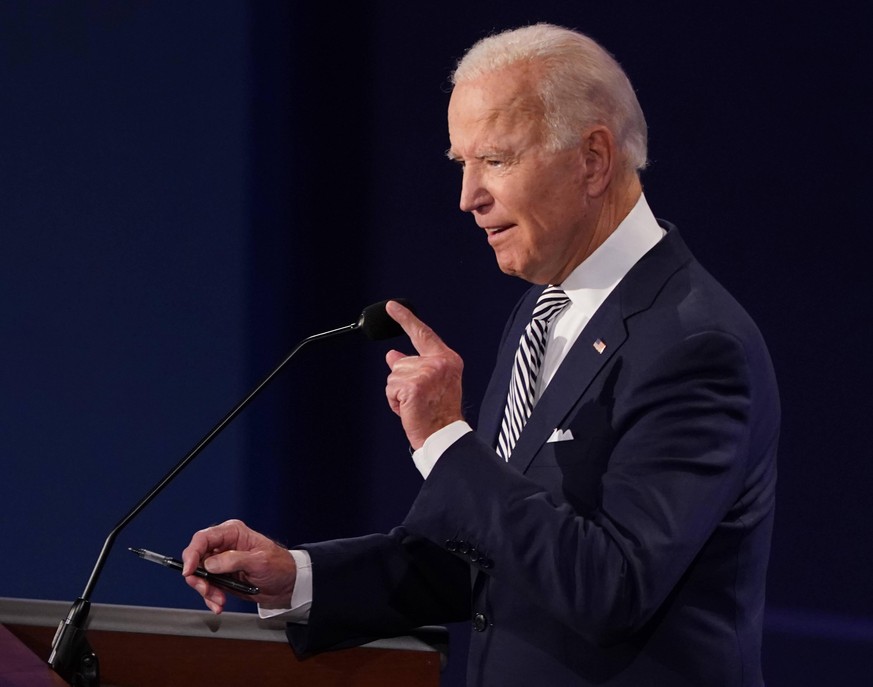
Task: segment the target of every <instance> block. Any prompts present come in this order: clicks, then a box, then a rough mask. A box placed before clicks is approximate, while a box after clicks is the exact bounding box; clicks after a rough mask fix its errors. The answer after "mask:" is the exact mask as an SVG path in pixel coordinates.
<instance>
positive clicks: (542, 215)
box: [449, 67, 595, 284]
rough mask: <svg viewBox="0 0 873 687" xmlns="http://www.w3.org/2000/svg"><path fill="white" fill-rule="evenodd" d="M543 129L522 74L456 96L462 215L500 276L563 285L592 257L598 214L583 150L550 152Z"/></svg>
mask: <svg viewBox="0 0 873 687" xmlns="http://www.w3.org/2000/svg"><path fill="white" fill-rule="evenodd" d="M543 130H544V127H543V109H542V105H541V103H540V101H539V99H538V98H537V97H536V96H535V95H534V94H533V87H532V86H531V83H530V80H529V78H528V77H527V76H526V74H525V72H524V71H523V70H522V69H520V68H518V67H516V68H510V69H506V70H502V71H500V72H497V73H494V74H489V75H486V76H484V77H481V78H479V79H476V80H474V81H470V82H467V83H462V84H459V85H457V86H456V87H455V89H454V91H453V93H452V97H451V101H450V103H449V138H450V140H451V149H450V150H449V157H451V158H452V159H454V160H456V161H457V162H459V163H460V164H461V166H462V168H463V175H464V177H463V183H462V188H461V203H460V206H461V210H463V211H465V212H471V213H473V216H474V218H475V219H476V224H478V225H479V227H481V228H482V229H484V230H485V232H486V234H487V237H488V243H489V244H490V245H491V247H492V248H493V249H494V253H495V255H496V257H497V263H498V265H500V269H501V270H502V271H504V272H506V273H507V274H512V275H515V276H518V277H521V278H522V279H525V280H527V281H529V282H532V283H535V284H560V283H561V281H563V280H564V278H565V277H566V276H567V275H568V274H569V273H570V272H571V271H572V270H573V268H574V267H576V266H577V265H578V264H579V263H580V262H582V260H584V259H585V258H586V257H587V255H588V254H589V253H590V252H591V248H590V246H591V241H592V237H593V227H594V224H595V217H593V215H594V214H595V213H594V212H593V211H592V207H591V203H590V202H589V199H588V197H587V195H586V192H585V191H586V182H585V158H584V155H583V152H582V151H583V146H581V145H579V146H575V147H573V148H570V149H568V150H563V151H559V152H550V151H549V150H548V149H547V148H546V146H545V140H544V135H543ZM580 136H581V132H580Z"/></svg>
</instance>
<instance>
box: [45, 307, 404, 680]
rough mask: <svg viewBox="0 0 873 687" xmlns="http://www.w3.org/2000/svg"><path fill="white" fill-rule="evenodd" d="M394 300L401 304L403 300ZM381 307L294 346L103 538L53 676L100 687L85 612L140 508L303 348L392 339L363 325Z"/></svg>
mask: <svg viewBox="0 0 873 687" xmlns="http://www.w3.org/2000/svg"><path fill="white" fill-rule="evenodd" d="M395 300H398V301H400V302H404V301H403V299H395ZM384 304H385V302H384V301H383V302H382V303H378V304H376V305H373V306H370V307H369V308H367V309H366V310H365V311H364V313H363V314H362V315H361V317H360V319H359V320H358V321H357V322H355V323H354V324H350V325H346V326H345V327H339V328H337V329H332V330H330V331H327V332H322V333H321V334H314V335H312V336H310V337H308V338H306V339H303V341H301V342H300V343H299V344H297V346H295V347H294V350H292V351H291V352H290V353H289V354H288V355H287V356H286V357H285V359H284V360H283V361H282V362H281V363H279V365H278V366H277V367H276V369H274V370H273V371H272V372H271V373H270V374H268V375H267V376H266V377H265V378H264V379H263V380H262V381H261V383H260V384H258V385H257V386H256V387H255V388H254V389H252V391H251V392H249V394H248V396H246V397H245V398H244V399H243V400H242V401H240V402H239V403H238V404H237V405H236V407H235V408H234V409H233V410H231V411H230V412H229V413H228V414H227V415H225V416H224V418H223V419H222V420H221V421H220V422H219V423H218V424H217V425H215V427H213V428H212V429H211V430H210V431H209V432H208V433H207V434H206V435H205V436H204V437H203V438H202V439H201V440H200V441H199V442H197V444H196V445H195V446H194V448H192V449H191V450H190V451H189V452H188V454H187V455H186V456H185V457H184V458H182V460H180V461H179V462H178V463H177V464H176V466H175V467H174V468H173V469H172V470H170V471H169V472H168V473H167V474H166V475H165V476H164V477H163V478H162V479H161V480H160V481H159V482H158V483H157V484H155V486H154V487H152V489H151V491H149V492H148V493H147V494H146V495H145V496H144V497H143V499H142V500H141V501H140V502H139V503H137V504H136V505H135V506H134V507H133V509H131V511H130V512H129V513H128V514H127V515H125V516H124V517H123V518H122V519H121V520H120V521H119V523H118V524H117V525H116V526H115V527H114V528H113V529H112V531H111V532H110V533H109V536H107V537H106V541H105V542H104V543H103V548H102V549H101V551H100V555H99V556H98V558H97V563H96V564H95V565H94V569H93V570H92V571H91V576H90V577H89V578H88V582H87V584H86V585H85V590H84V591H83V592H82V594H81V596H79V598H78V599H76V601H75V602H73V605H72V607H71V608H70V611H69V613H67V617H66V618H65V619H64V620H62V621H61V622H60V624H59V625H58V629H57V632H56V633H55V636H54V639H53V640H52V651H51V654H50V656H49V659H48V664H49V665H50V666H51V667H52V669H53V670H54V671H55V672H56V673H58V674H59V675H60V676H61V677H62V678H64V680H66V681H67V682H68V683H69V684H70V685H72V686H73V687H100V663H99V661H98V660H97V654H95V653H94V651H93V649H92V648H91V645H90V644H89V643H88V638H87V637H86V636H85V624H86V621H87V620H88V612H89V611H90V608H91V600H90V599H91V593H92V592H93V591H94V586H95V585H96V584H97V578H98V577H99V576H100V572H101V571H102V570H103V566H104V565H105V563H106V559H107V557H108V556H109V551H110V549H111V548H112V545H113V544H114V543H115V540H116V538H117V537H118V535H119V534H120V533H121V531H122V530H123V529H124V528H125V527H127V525H128V524H129V523H130V521H131V520H133V519H134V518H135V517H136V516H137V515H138V514H139V513H140V511H142V510H143V508H145V507H146V506H147V505H149V503H151V502H152V500H153V499H154V498H155V497H156V496H157V495H158V494H160V493H161V492H162V491H163V490H164V488H165V487H166V486H167V485H168V484H169V483H170V482H172V481H173V480H174V479H175V477H176V475H178V474H179V473H180V472H181V471H182V470H184V469H185V468H186V467H187V466H188V464H189V463H190V462H191V461H192V460H194V458H196V457H197V456H198V455H199V454H200V452H201V451H202V450H203V449H204V448H206V447H207V446H208V445H209V443H210V442H211V441H212V440H213V439H214V438H215V437H216V436H218V434H219V433H220V432H221V431H222V430H223V429H224V428H225V427H226V426H227V425H228V424H230V423H231V422H232V421H233V419H234V418H235V417H236V416H237V415H239V414H240V413H241V412H242V411H243V409H245V407H246V406H248V405H249V403H251V402H252V400H253V399H254V398H255V396H257V395H258V394H259V393H261V391H263V389H264V388H265V387H266V386H267V385H268V384H269V383H270V382H272V381H273V379H274V378H275V377H276V376H277V375H278V374H279V372H281V371H282V369H283V368H284V367H285V365H286V364H287V363H288V361H290V360H291V358H293V357H294V354H296V353H297V351H299V350H300V349H301V348H303V346H305V345H306V344H308V343H310V342H312V341H317V340H319V339H326V338H328V337H331V336H336V335H338V334H345V333H346V332H352V331H356V330H358V329H362V328H363V329H364V331H365V333H366V334H367V335H368V336H370V338H384V337H386V336H391V335H393V334H394V333H395V332H390V333H388V332H384V333H383V332H378V333H377V334H376V336H375V337H374V336H373V335H372V334H371V333H370V332H369V331H368V323H366V322H365V317H366V316H368V313H370V312H371V311H372V310H373V309H374V308H378V307H379V306H381V307H382V308H383V309H384ZM378 317H379V315H376V317H375V318H374V319H376V318H378Z"/></svg>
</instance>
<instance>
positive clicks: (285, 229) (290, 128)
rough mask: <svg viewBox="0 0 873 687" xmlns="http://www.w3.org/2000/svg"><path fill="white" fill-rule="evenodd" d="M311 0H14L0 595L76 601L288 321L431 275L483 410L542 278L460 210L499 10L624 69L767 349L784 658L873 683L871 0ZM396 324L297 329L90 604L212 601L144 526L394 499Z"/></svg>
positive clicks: (281, 526) (435, 301)
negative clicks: (389, 333) (377, 333)
mask: <svg viewBox="0 0 873 687" xmlns="http://www.w3.org/2000/svg"><path fill="white" fill-rule="evenodd" d="M313 4H314V3H305V7H298V5H304V3H279V2H251V3H243V2H208V3H207V2H190V3H178V2H169V1H160V2H125V3H117V2H108V1H105V2H97V1H94V2H64V3H62V2H27V1H25V0H20V1H10V2H4V3H2V4H0V232H2V245H0V332H2V338H0V342H2V357H0V460H2V467H3V473H2V479H0V517H2V521H0V542H2V562H3V566H2V567H3V573H2V575H0V596H16V597H34V598H45V599H57V600H69V601H71V602H72V600H73V599H74V598H75V597H76V596H78V595H79V594H80V593H81V591H82V589H83V587H84V584H85V581H86V580H87V577H88V575H89V573H90V571H91V567H92V565H93V563H94V560H95V559H96V557H97V554H98V552H99V549H100V546H101V545H102V542H103V539H104V537H105V536H106V534H108V532H109V530H110V529H111V528H112V527H113V525H114V524H115V523H116V522H117V521H118V520H119V519H120V518H121V517H122V516H123V515H124V514H125V513H126V512H127V510H128V509H129V508H130V507H131V506H132V504H133V503H134V502H136V501H137V500H138V499H139V498H140V497H141V496H142V495H144V493H145V492H146V491H147V489H148V488H149V487H151V485H152V484H154V483H155V482H156V481H157V480H158V479H159V478H160V477H162V476H163V474H164V473H165V472H166V471H167V470H168V469H169V468H170V467H172V466H173V465H174V464H175V463H176V461H177V460H178V459H179V458H181V457H182V456H183V455H184V454H185V453H186V452H187V451H188V449H189V448H191V447H192V446H193V445H194V444H195V443H196V442H197V441H198V440H199V439H200V437H201V436H202V435H203V434H204V433H205V432H206V431H207V430H208V429H210V428H211V427H212V425H213V424H215V422H217V421H218V420H219V419H220V418H221V417H222V416H223V415H224V413H225V412H226V411H227V410H229V409H230V408H231V407H232V406H233V405H234V404H235V403H236V401H237V400H238V399H239V398H241V397H242V396H243V395H244V394H245V393H246V392H247V391H248V390H249V389H250V388H251V387H252V386H254V384H255V383H256V382H257V381H258V380H259V379H260V378H261V377H263V376H264V375H265V374H266V373H267V372H268V371H269V370H270V369H272V367H273V366H274V365H275V364H276V363H277V362H278V361H279V360H280V359H281V358H282V357H283V356H284V355H285V354H286V353H287V352H288V351H289V350H290V349H291V347H292V346H293V345H294V344H295V343H296V342H297V341H299V340H300V339H302V338H303V337H305V336H307V335H309V334H312V333H315V332H319V331H323V330H326V329H331V328H334V327H337V326H341V325H345V324H348V323H350V322H352V321H354V320H355V319H356V318H357V316H358V314H359V313H360V311H361V308H362V307H363V306H365V305H367V304H369V303H370V302H373V301H377V300H381V299H383V298H386V297H391V296H405V297H408V298H410V299H411V300H413V302H415V303H416V305H417V307H418V310H419V313H420V314H421V315H422V316H423V317H424V318H425V319H426V320H427V321H428V322H429V323H430V324H432V325H433V326H434V328H435V329H436V330H437V331H438V332H440V333H441V335H442V336H443V338H444V339H445V340H446V341H447V342H448V343H449V344H450V345H452V346H453V347H455V348H456V349H457V350H458V351H459V352H460V353H461V354H462V355H463V357H464V358H465V361H466V367H467V375H466V393H467V397H468V405H469V410H470V416H471V418H472V419H474V420H475V410H476V407H477V404H478V397H479V395H480V393H481V391H482V389H483V387H484V384H485V383H486V381H487V376H488V374H489V373H490V364H491V360H492V356H493V352H494V348H495V345H496V341H497V337H498V336H499V333H500V330H501V327H502V323H503V320H504V318H505V316H506V314H507V312H508V310H509V308H510V307H511V305H512V303H513V302H514V301H515V298H516V297H517V295H518V294H519V293H520V292H521V290H522V289H523V286H524V285H523V284H522V283H521V282H518V281H515V280H513V279H511V278H509V277H506V276H503V275H501V274H500V273H499V271H498V270H497V268H496V267H495V265H494V260H493V256H492V254H491V251H490V249H489V248H488V246H487V245H486V244H485V242H484V240H483V237H482V235H481V234H480V233H479V232H478V231H476V230H475V227H474V225H473V223H472V221H471V219H470V218H469V217H465V216H463V215H462V214H461V213H460V212H459V211H458V209H457V197H458V190H459V178H458V176H457V171H456V170H455V169H454V167H453V165H451V164H450V163H448V162H447V161H446V160H445V158H444V156H443V152H444V150H445V149H446V147H447V145H448V142H447V136H446V126H445V106H446V104H447V98H448V96H447V87H446V83H447V82H446V77H447V74H448V73H449V72H450V70H451V68H452V66H453V64H454V61H455V60H456V59H457V58H458V57H459V56H460V55H461V54H462V52H463V50H464V49H465V48H466V47H468V46H469V45H470V44H471V43H472V42H473V41H475V40H476V39H477V38H479V37H481V36H482V35H484V34H485V33H487V32H489V31H491V30H492V29H500V28H507V27H511V26H515V25H518V24H521V23H528V22H531V21H538V20H548V21H553V22H557V23H562V24H565V25H568V26H572V27H576V28H579V29H581V30H583V31H585V32H587V33H589V34H591V35H592V36H593V37H595V38H597V39H598V40H600V41H601V42H602V43H604V44H605V45H606V46H607V47H608V48H609V49H610V50H611V51H612V52H614V54H615V55H616V56H617V57H618V59H619V60H620V61H621V62H622V64H623V65H624V67H625V68H626V70H627V72H628V73H629V75H630V77H631V80H632V81H633V83H634V85H635V87H636V89H637V90H638V92H639V96H640V100H641V102H642V105H643V109H644V110H645V112H646V114H647V117H648V121H649V126H650V139H651V149H650V155H651V159H652V164H651V167H650V169H649V170H648V171H647V172H646V173H645V174H644V178H643V179H644V183H645V187H646V193H647V196H648V199H649V202H650V204H651V205H652V207H653V208H654V210H655V212H656V214H657V215H658V216H660V217H664V218H666V219H669V220H671V221H673V222H674V223H676V224H677V225H678V226H679V227H680V230H681V231H682V232H683V235H684V236H685V238H686V241H687V242H688V243H689V244H690V245H691V247H692V249H693V250H695V252H696V253H697V255H698V257H700V259H701V260H702V261H703V262H704V263H705V264H706V265H708V266H709V268H710V269H711V271H712V272H714V273H715V274H716V276H717V277H718V278H720V279H721V280H722V281H723V282H724V283H725V284H726V285H727V286H728V287H729V288H730V289H731V290H732V291H733V292H734V293H735V295H737V297H738V298H739V299H740V300H741V301H742V302H743V303H744V304H745V305H746V306H747V308H748V310H749V311H750V312H751V313H752V315H753V316H754V317H755V318H756V319H757V321H758V323H759V325H760V327H761V329H762V330H763V332H764V334H765V336H766V337H767V339H768V341H769V344H770V347H771V352H772V354H773V357H774V360H775V364H776V368H777V372H778V374H779V378H780V382H781V388H782V395H783V402H784V429H783V439H782V444H781V446H782V448H781V455H780V483H779V489H778V498H779V505H778V514H777V529H776V533H775V540H774V548H773V556H772V562H771V568H770V575H769V587H768V599H769V605H768V615H767V633H766V637H765V645H764V655H765V668H766V673H765V674H766V677H767V680H768V684H769V685H773V686H776V687H780V686H782V685H786V686H788V685H791V686H798V685H801V686H802V685H822V684H839V685H861V684H866V683H867V680H868V679H869V677H868V676H869V670H866V671H865V669H869V667H870V665H871V661H870V658H869V657H870V653H871V649H873V585H871V584H870V582H869V577H870V574H869V568H870V561H871V560H873V524H871V518H870V517H869V498H868V497H867V492H868V490H869V486H870V485H871V483H873V461H871V451H870V448H869V444H868V441H867V431H866V430H867V422H868V419H867V415H868V412H869V410H868V409H869V404H868V403H867V402H866V400H867V396H868V391H869V389H870V386H871V381H873V380H871V366H873V363H871V361H870V356H869V355H864V354H862V350H861V349H862V346H864V345H865V344H866V343H867V342H868V338H869V332H870V325H869V323H868V319H869V317H870V314H871V310H873V309H871V298H873V289H871V288H870V286H869V284H868V273H867V270H865V267H866V265H867V264H868V263H869V257H868V255H869V249H867V243H868V241H867V240H866V239H865V233H866V232H868V231H869V211H868V209H867V206H868V205H869V193H868V189H869V188H870V185H871V181H873V179H871V177H873V174H871V164H870V160H871V153H873V145H871V136H870V133H869V125H870V122H871V118H873V108H871V98H873V89H871V86H870V84H871V77H873V73H871V71H873V70H871V68H870V67H871V57H870V43H869V35H870V30H871V29H873V22H871V19H870V16H869V13H868V11H867V10H866V8H865V6H864V4H863V3H861V2H855V3H835V4H834V5H833V6H830V7H828V9H827V10H824V9H823V10H817V11H813V10H809V9H803V6H801V5H799V4H788V3H785V4H783V3H768V4H766V7H764V5H765V3H748V4H744V3H720V4H709V3H684V4H681V3H648V2H613V3H595V2H575V3H569V2H556V1H552V0H540V2H537V3H530V2H510V1H508V0H504V1H502V2H480V3H472V2H469V1H467V2H457V1H454V0H452V1H446V2H440V3H389V2H371V3H366V6H365V8H361V7H358V8H352V9H340V8H339V7H338V6H335V5H332V4H325V5H323V6H322V8H321V9H318V8H316V7H313V6H312V5H313ZM361 4H363V3H361ZM395 345H399V346H402V347H405V348H408V344H406V342H400V343H399V344H395ZM388 348H389V344H387V343H377V344H372V343H368V342H367V341H366V340H365V339H363V337H360V338H359V337H358V336H357V335H355V336H354V337H348V338H346V339H337V340H333V341H326V342H323V343H319V344H314V345H312V346H311V347H307V348H304V349H303V351H302V352H301V353H300V354H299V356H298V358H297V359H296V360H295V361H294V363H293V364H292V365H291V366H290V368H289V369H288V370H287V371H286V372H285V373H284V374H283V376H282V377H281V378H280V379H279V380H278V381H277V382H276V383H275V384H274V385H273V386H271V387H270V388H269V390H268V391H266V392H265V393H264V394H263V395H262V396H261V397H260V398H259V399H258V400H256V401H255V403H254V404H253V405H252V406H251V407H250V408H249V409H248V410H246V411H245V412H244V413H243V414H242V415H241V417H240V418H239V419H238V421H237V422H236V423H235V424H234V425H233V426H232V427H231V428H230V429H229V430H228V431H227V432H225V433H224V434H223V435H222V436H221V437H220V438H219V439H218V440H217V441H216V442H215V443H214V444H213V445H212V446H210V447H209V448H208V449H207V450H206V452H205V453H204V454H203V455H202V456H201V457H199V458H198V459H197V461H195V462H194V463H193V464H192V465H191V466H190V468H189V469H188V470H187V471H186V472H185V473H183V474H182V476H181V477H180V478H179V479H178V480H177V481H176V482H175V483H174V484H173V485H172V486H171V487H170V488H169V489H168V490H167V491H166V492H164V493H163V494H162V495H160V496H159V497H158V498H157V499H156V500H155V501H154V502H153V503H152V504H151V505H150V506H149V507H148V508H147V509H146V510H145V511H144V512H143V513H142V515H141V516H140V517H139V518H138V519H137V520H136V521H134V523H133V524H131V526H130V527H129V528H128V529H127V530H125V532H124V533H123V534H122V535H121V537H120V538H119V540H118V542H117V543H116V545H115V548H114V550H113V553H112V555H111V556H110V558H109V562H108V564H107V566H106V568H105V570H104V571H103V574H102V576H101V578H100V582H99V584H98V585H97V588H96V591H95V593H94V595H93V600H94V601H95V602H104V603H124V604H147V605H156V606H186V607H187V606H190V607H200V605H199V600H198V598H197V597H195V595H194V593H193V592H191V591H190V590H188V589H187V588H186V587H185V586H184V585H183V584H182V583H181V581H179V580H178V579H176V578H175V577H173V575H172V574H170V573H169V572H166V571H162V570H160V569H157V568H153V567H151V566H147V565H146V564H144V563H142V562H140V561H139V560H137V559H135V558H134V557H133V556H132V555H131V554H129V553H127V552H126V551H125V549H126V547H128V546H143V547H146V548H152V549H156V550H159V551H163V552H167V553H178V552H179V551H180V550H181V549H182V548H183V547H184V545H185V544H186V543H187V541H188V539H189V537H190V535H191V533H192V532H193V531H194V530H196V529H198V528H200V527H202V526H205V525H208V524H210V523H213V522H217V521H221V520H223V519H225V518H227V517H232V516H238V517H242V518H243V519H245V520H247V521H248V522H249V523H250V524H251V525H252V526H254V527H256V528H258V529H260V530H262V531H264V532H266V533H267V534H270V535H271V536H274V537H276V538H279V539H281V540H283V541H285V542H287V543H289V544H291V543H295V542H301V541H306V540H315V539H321V538H324V537H337V536H351V535H356V534H361V533H365V532H369V531H373V530H386V529H388V528H390V527H391V526H392V525H393V524H395V523H396V522H397V521H398V520H399V519H400V518H402V516H403V514H404V513H405V511H406V509H407V508H408V506H409V504H410V502H411V500H412V499H413V497H414V495H415V493H416V489H417V487H418V484H419V477H418V475H417V473H416V472H415V470H414V468H413V466H412V465H411V463H410V461H409V460H408V455H407V453H406V444H405V441H404V437H403V434H402V431H401V429H400V426H399V423H398V422H397V421H396V418H395V417H394V416H393V415H392V414H391V412H390V411H389V410H388V408H387V406H386V404H385V402H384V396H383V383H384V376H385V371H386V370H385V366H384V362H383V355H384V352H385V351H386V350H387V349H388ZM242 608H244V606H242V605H236V606H235V609H242ZM465 631H466V630H465V628H463V627H459V628H456V629H454V636H455V639H456V642H455V646H454V647H453V656H455V657H456V658H455V659H454V660H453V661H451V664H450V668H449V671H448V673H447V676H446V680H445V682H446V683H447V684H453V685H454V684H458V680H459V678H458V676H459V675H460V674H461V672H462V671H461V670H460V668H459V664H460V663H461V662H462V661H461V659H462V657H463V654H464V646H463V635H464V633H465Z"/></svg>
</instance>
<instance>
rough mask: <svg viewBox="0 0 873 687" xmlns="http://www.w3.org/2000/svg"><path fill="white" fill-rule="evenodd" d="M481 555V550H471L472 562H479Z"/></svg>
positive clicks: (474, 548)
mask: <svg viewBox="0 0 873 687" xmlns="http://www.w3.org/2000/svg"><path fill="white" fill-rule="evenodd" d="M479 555H480V554H479V549H477V548H476V547H475V546H474V547H473V548H472V549H470V562H472V563H475V562H476V561H478V560H479Z"/></svg>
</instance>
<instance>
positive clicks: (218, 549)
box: [182, 520, 297, 613]
mask: <svg viewBox="0 0 873 687" xmlns="http://www.w3.org/2000/svg"><path fill="white" fill-rule="evenodd" d="M182 561H183V563H184V567H183V568H182V574H183V575H184V576H185V581H186V582H187V583H188V584H189V585H190V586H191V587H193V588H194V589H196V590H197V591H198V592H199V593H200V596H202V597H203V600H204V601H205V602H206V605H207V606H208V607H209V609H210V610H211V611H212V612H213V613H221V611H222V610H223V609H224V604H225V602H226V601H227V596H226V593H225V591H224V590H222V589H221V588H219V587H216V586H215V585H212V584H209V582H208V581H207V580H205V579H203V578H202V577H195V576H194V574H193V573H194V570H195V568H197V566H201V565H202V566H203V567H204V568H206V570H208V571H209V572H211V573H224V574H233V575H235V576H236V577H237V578H239V579H240V580H243V581H245V582H247V583H248V584H252V585H254V586H256V587H258V588H259V589H260V593H259V594H258V595H257V596H254V597H249V596H245V597H243V598H246V599H251V600H253V601H256V602H257V603H258V604H259V605H260V606H261V607H263V608H288V607H289V606H290V605H291V593H292V592H293V591H294V583H295V581H296V579H297V566H296V565H295V564H294V559H293V558H292V557H291V554H290V553H289V552H288V550H287V549H286V548H284V547H282V546H280V545H279V544H277V543H276V542H274V541H273V540H272V539H269V538H267V537H265V536H264V535H262V534H260V533H258V532H255V531H254V530H253V529H251V528H249V527H247V526H246V525H245V523H243V522H241V521H239V520H228V521H227V522H223V523H221V524H220V525H215V526H214V527H207V528H206V529H205V530H200V531H199V532H196V533H195V534H194V536H193V537H192V538H191V543H190V544H188V546H187V548H186V549H185V550H184V551H183V552H182Z"/></svg>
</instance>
